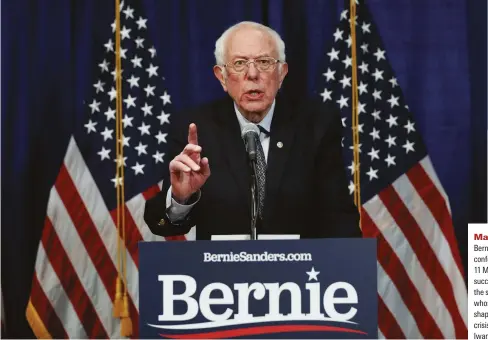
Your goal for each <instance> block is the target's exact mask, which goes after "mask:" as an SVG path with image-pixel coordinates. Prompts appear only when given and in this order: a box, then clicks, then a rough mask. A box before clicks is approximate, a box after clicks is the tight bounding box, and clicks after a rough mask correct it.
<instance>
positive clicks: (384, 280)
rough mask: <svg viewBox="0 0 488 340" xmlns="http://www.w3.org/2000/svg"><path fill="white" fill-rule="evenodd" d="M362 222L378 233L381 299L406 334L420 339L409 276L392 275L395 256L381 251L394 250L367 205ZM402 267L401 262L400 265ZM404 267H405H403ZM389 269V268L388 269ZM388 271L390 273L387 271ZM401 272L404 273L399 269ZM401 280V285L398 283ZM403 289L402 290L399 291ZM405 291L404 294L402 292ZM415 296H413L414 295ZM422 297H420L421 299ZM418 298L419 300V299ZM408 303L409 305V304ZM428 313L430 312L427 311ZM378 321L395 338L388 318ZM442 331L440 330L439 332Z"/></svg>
mask: <svg viewBox="0 0 488 340" xmlns="http://www.w3.org/2000/svg"><path fill="white" fill-rule="evenodd" d="M361 222H362V225H363V229H366V230H369V231H371V232H372V234H375V235H376V238H377V245H378V246H377V249H378V255H377V257H378V264H377V275H378V294H379V295H380V297H381V299H382V300H383V302H384V304H385V305H386V307H387V308H388V309H389V310H394V311H395V318H396V320H397V322H398V325H399V326H400V328H401V330H402V332H403V333H404V334H408V336H409V337H410V338H413V339H418V338H420V337H421V336H422V335H421V332H420V330H419V329H418V327H417V321H416V318H418V317H419V315H417V314H416V313H411V312H410V311H411V310H412V307H413V306H414V305H415V302H416V301H413V302H412V301H411V300H410V299H408V297H409V294H410V293H409V291H408V290H409V289H410V287H411V285H410V286H408V285H406V284H408V280H409V279H408V277H407V281H402V277H396V276H393V275H391V274H392V272H393V271H392V270H391V269H392V268H395V266H394V264H391V263H390V262H389V261H393V260H394V258H392V257H386V258H385V257H381V256H380V254H381V253H388V252H393V251H392V249H391V248H390V247H389V245H388V243H387V242H386V240H385V238H384V237H383V236H382V234H381V232H380V231H379V229H378V228H377V226H376V224H375V223H374V222H373V220H372V219H371V216H370V212H368V211H367V210H366V209H365V207H364V206H363V212H362V214H361ZM398 266H399V267H402V264H401V263H400V264H399V265H398ZM402 268H403V267H402ZM387 269H388V270H387ZM387 271H388V273H387ZM399 273H402V272H401V271H399ZM398 282H400V285H397V283H398ZM397 286H398V289H397ZM399 289H401V292H400V291H399ZM413 292H414V293H417V291H416V289H415V288H413ZM401 293H403V295H402V294H401ZM402 296H406V297H407V299H402ZM412 298H413V297H412ZM419 299H420V298H418V300H419ZM418 300H417V301H418ZM407 305H408V306H407ZM419 307H420V310H419V311H418V312H420V314H422V313H426V312H425V306H424V305H423V302H420V304H419ZM427 314H428V313H427ZM378 323H379V326H380V328H381V329H382V330H383V332H384V333H383V334H384V335H385V336H386V337H387V338H394V337H395V333H393V334H390V333H386V330H389V327H390V325H389V324H385V323H386V320H383V319H380V318H378ZM438 333H440V331H439V332H438Z"/></svg>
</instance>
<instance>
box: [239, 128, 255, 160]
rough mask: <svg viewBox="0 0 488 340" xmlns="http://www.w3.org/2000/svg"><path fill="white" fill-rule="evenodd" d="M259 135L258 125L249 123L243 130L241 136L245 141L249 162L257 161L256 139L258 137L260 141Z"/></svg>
mask: <svg viewBox="0 0 488 340" xmlns="http://www.w3.org/2000/svg"><path fill="white" fill-rule="evenodd" d="M259 133H260V131H259V128H258V127H257V125H256V124H253V123H247V124H246V125H244V128H243V129H242V133H241V136H242V139H244V143H245V145H246V151H247V155H248V156H249V160H251V161H256V153H257V147H256V137H258V140H259Z"/></svg>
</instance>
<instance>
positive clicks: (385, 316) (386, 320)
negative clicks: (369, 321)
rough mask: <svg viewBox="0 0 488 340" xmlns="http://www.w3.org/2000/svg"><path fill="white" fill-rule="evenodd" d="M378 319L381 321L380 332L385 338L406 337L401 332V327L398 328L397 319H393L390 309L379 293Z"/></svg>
mask: <svg viewBox="0 0 488 340" xmlns="http://www.w3.org/2000/svg"><path fill="white" fill-rule="evenodd" d="M378 320H380V321H381V322H379V327H380V330H381V333H383V335H384V336H385V337H386V338H389V339H406V337H405V334H403V332H402V329H401V328H400V325H399V324H398V322H397V320H396V319H395V317H394V316H393V314H391V312H390V310H389V309H388V307H387V306H386V305H385V302H384V301H383V299H382V298H381V296H379V295H378Z"/></svg>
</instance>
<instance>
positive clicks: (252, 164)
mask: <svg viewBox="0 0 488 340" xmlns="http://www.w3.org/2000/svg"><path fill="white" fill-rule="evenodd" d="M249 166H250V168H251V240H257V239H258V237H257V236H258V233H257V230H256V222H257V218H258V204H257V203H258V200H257V191H256V188H257V181H256V162H255V160H252V159H250V160H249Z"/></svg>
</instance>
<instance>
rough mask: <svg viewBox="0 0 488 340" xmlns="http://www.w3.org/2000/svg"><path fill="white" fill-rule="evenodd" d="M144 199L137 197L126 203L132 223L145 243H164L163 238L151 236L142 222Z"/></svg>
mask: <svg viewBox="0 0 488 340" xmlns="http://www.w3.org/2000/svg"><path fill="white" fill-rule="evenodd" d="M156 188H157V186H156ZM146 197H147V196H146V195H137V196H135V197H134V198H133V199H131V200H130V201H128V202H127V203H126V207H127V209H128V211H129V212H130V214H131V215H132V218H133V219H134V223H135V224H136V225H137V226H138V227H139V230H140V232H141V235H142V237H143V239H144V240H145V241H164V240H165V239H164V237H162V236H159V235H155V234H153V233H152V232H151V230H150V229H149V227H148V226H147V224H146V223H145V221H144V208H145V204H146V200H147V198H146Z"/></svg>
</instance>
